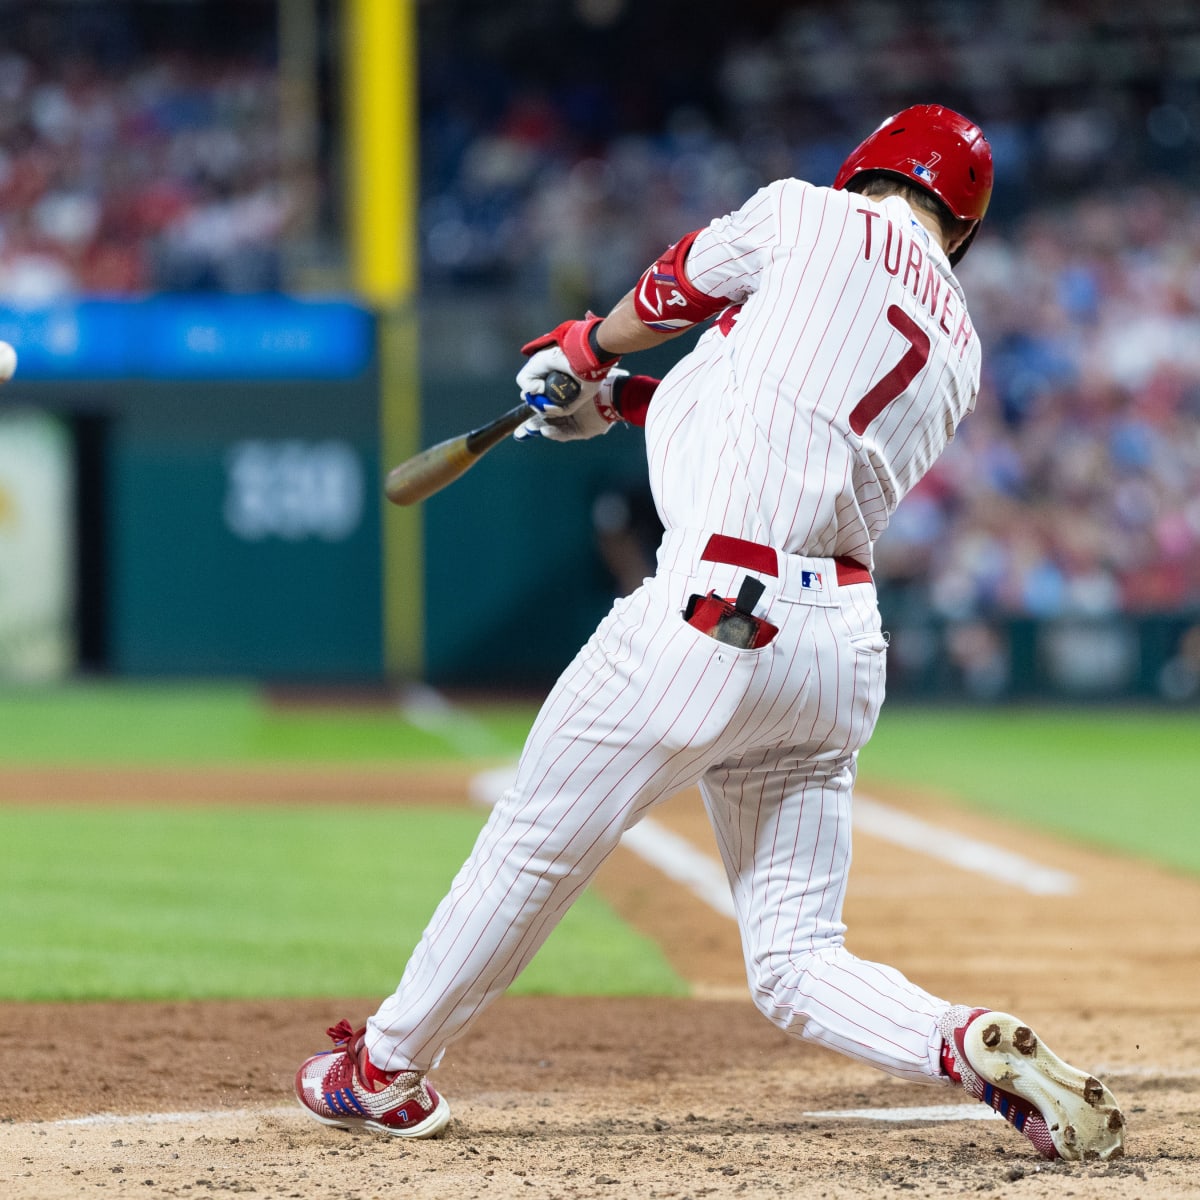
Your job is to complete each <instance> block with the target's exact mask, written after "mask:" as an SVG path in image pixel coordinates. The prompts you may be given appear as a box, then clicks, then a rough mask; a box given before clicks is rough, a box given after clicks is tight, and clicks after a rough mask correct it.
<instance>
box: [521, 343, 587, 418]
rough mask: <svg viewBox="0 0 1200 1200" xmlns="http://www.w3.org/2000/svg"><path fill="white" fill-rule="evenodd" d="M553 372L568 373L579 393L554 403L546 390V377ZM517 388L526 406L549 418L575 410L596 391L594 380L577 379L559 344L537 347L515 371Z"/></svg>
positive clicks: (565, 414) (561, 415) (585, 402)
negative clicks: (538, 348) (572, 397)
mask: <svg viewBox="0 0 1200 1200" xmlns="http://www.w3.org/2000/svg"><path fill="white" fill-rule="evenodd" d="M553 371H558V372H560V373H562V374H564V375H570V376H571V378H572V379H574V380H576V381H577V382H578V383H579V394H578V395H577V396H576V397H575V399H574V400H572V401H570V402H569V403H567V404H561V403H558V402H556V401H555V400H554V399H553V398H552V397H551V396H550V395H548V394H547V392H546V376H547V375H549V374H550V373H551V372H553ZM517 387H519V388H520V389H521V399H522V400H524V401H525V403H526V404H528V405H529V407H530V408H536V409H537V410H538V412H540V413H545V414H546V415H547V416H550V417H565V416H568V415H569V414H570V413H573V412H575V411H576V410H578V409H580V408H583V407H585V406H586V405H588V404H590V403H591V402H592V400H594V399H595V397H596V393H597V392H598V391H599V390H600V384H599V383H598V382H588V381H587V380H583V379H580V378H579V375H578V374H577V373H576V372H575V371H573V370H572V369H571V363H570V360H569V359H568V358H567V355H566V353H565V352H564V351H563V349H562V347H561V346H555V345H551V346H547V347H546V348H545V349H544V350H539V351H538V352H537V353H536V354H534V355H533V357H532V358H530V360H529V361H528V362H527V363H526V364H525V365H524V366H523V367H522V368H521V369H520V370H519V371H518V372H517Z"/></svg>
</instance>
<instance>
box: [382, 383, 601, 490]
mask: <svg viewBox="0 0 1200 1200" xmlns="http://www.w3.org/2000/svg"><path fill="white" fill-rule="evenodd" d="M545 394H546V395H547V396H549V397H550V398H551V399H552V400H553V401H554V403H555V404H561V405H567V404H570V403H571V401H572V400H574V399H575V397H576V396H578V395H579V381H578V380H576V379H573V378H572V377H571V376H570V375H564V374H563V373H562V372H561V371H551V372H550V374H549V375H547V376H546V391H545ZM534 412H535V410H534V409H532V408H530V406H529V405H528V404H518V405H517V406H516V407H515V408H510V409H509V410H508V412H506V413H503V414H501V415H500V416H498V417H496V418H495V419H494V420H491V421H489V422H488V423H487V424H486V425H481V426H480V427H479V428H478V429H472V430H471V431H470V432H469V433H460V434H458V436H457V437H452V438H447V439H446V440H445V441H444V442H438V444H437V445H436V446H430V447H429V449H428V450H422V451H421V452H420V454H414V455H413V456H412V458H407V459H405V460H404V462H402V463H400V464H399V466H395V467H393V468H392V469H391V470H390V471H389V472H388V475H387V479H386V480H385V481H384V485H383V490H384V492H385V493H386V495H387V498H388V499H389V500H390V501H391V502H392V503H393V504H400V505H407V504H416V503H418V502H419V501H421V500H425V499H428V498H429V497H430V496H432V495H433V494H434V492H440V491H441V490H442V488H444V487H446V486H448V485H449V484H451V483H453V482H454V481H455V480H456V479H457V478H458V477H459V476H460V475H463V474H465V473H466V472H467V471H469V470H470V469H471V468H472V467H473V466H474V465H475V464H476V463H477V462H478V461H479V460H480V459H481V458H482V457H483V456H484V455H485V454H486V453H487V452H488V451H489V450H490V449H491V448H492V447H493V446H496V445H498V444H499V443H500V442H502V441H504V439H505V438H506V437H508V435H509V434H510V433H512V432H513V431H514V430H515V429H517V428H518V426H520V425H523V424H524V423H525V422H526V421H527V420H529V418H530V417H531V416H533V415H534Z"/></svg>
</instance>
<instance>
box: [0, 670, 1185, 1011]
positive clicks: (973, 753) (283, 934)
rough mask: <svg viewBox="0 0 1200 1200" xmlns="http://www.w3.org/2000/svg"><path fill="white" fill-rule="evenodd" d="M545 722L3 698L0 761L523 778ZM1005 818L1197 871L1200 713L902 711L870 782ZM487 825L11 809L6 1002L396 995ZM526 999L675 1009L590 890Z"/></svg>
mask: <svg viewBox="0 0 1200 1200" xmlns="http://www.w3.org/2000/svg"><path fill="white" fill-rule="evenodd" d="M534 713H535V708H534V707H533V706H532V705H530V704H509V705H494V706H489V705H483V704H481V705H478V706H472V707H459V708H454V709H447V708H444V707H442V708H439V706H438V705H437V704H436V703H432V704H431V703H424V704H420V705H415V706H409V707H407V708H405V709H404V710H403V711H402V710H401V708H400V707H399V706H397V707H396V708H394V709H387V708H365V707H354V706H345V707H341V708H326V709H314V708H296V707H292V708H288V707H280V706H278V705H272V704H270V703H268V702H266V701H265V700H264V699H263V698H262V697H261V695H260V694H259V692H258V691H257V690H256V689H255V688H254V687H252V686H249V685H245V686H243V685H223V684H202V685H198V686H191V685H188V686H184V685H175V684H171V685H168V684H161V685H160V684H137V685H129V684H109V683H104V684H76V685H71V686H66V687H61V688H43V689H39V688H9V689H0V763H4V764H10V765H11V764H64V765H67V764H74V765H83V766H86V765H88V764H95V765H98V766H102V765H111V764H130V765H139V764H140V765H159V766H161V765H164V764H177V765H179V766H181V767H186V766H188V765H193V764H195V765H203V764H217V763H220V764H227V765H237V764H267V763H289V762H290V763H314V764H315V763H330V764H339V763H346V764H350V763H393V764H395V763H413V764H418V765H419V764H421V763H431V762H455V761H458V762H463V761H467V762H470V761H474V762H478V763H480V764H481V765H487V764H489V763H490V762H492V761H495V760H502V761H503V760H507V759H510V758H512V757H515V755H516V753H517V751H518V750H519V748H520V745H521V743H522V742H523V740H524V737H525V734H526V732H527V731H528V728H529V725H530V723H531V722H532V719H533V716H534ZM860 778H861V780H862V788H863V790H864V791H866V792H868V793H869V791H870V789H871V786H872V782H873V781H879V782H880V783H884V782H891V783H898V784H903V785H911V786H913V787H925V788H931V789H934V790H936V791H937V792H939V793H940V794H942V795H943V796H945V797H948V798H950V799H952V800H955V801H957V802H961V803H964V804H967V805H970V806H972V807H976V808H979V809H981V810H986V811H990V812H995V813H997V814H998V815H1000V816H1002V817H1004V818H1005V819H1007V820H1010V821H1018V822H1024V823H1028V824H1031V825H1034V826H1040V827H1042V828H1045V829H1047V830H1050V831H1053V832H1055V833H1057V834H1060V835H1063V836H1066V837H1070V838H1074V839H1076V840H1079V841H1083V842H1089V843H1092V844H1096V845H1101V846H1106V847H1111V848H1113V849H1116V850H1119V851H1122V852H1124V853H1129V854H1136V855H1140V856H1144V857H1146V858H1149V859H1153V860H1155V861H1158V862H1160V863H1164V864H1167V865H1169V866H1173V867H1176V868H1179V869H1181V870H1185V871H1190V872H1194V873H1200V713H1196V712H1164V711H1149V710H1132V711H1118V710H1087V711H1075V712H1073V711H1067V710H1061V709H1048V710H1015V709H994V710H992V709H987V710H985V709H956V710H945V711H943V710H937V709H917V708H905V707H902V706H888V707H886V708H885V710H884V713H883V717H882V719H881V721H880V723H879V728H878V730H877V731H876V734H875V737H874V739H873V740H872V742H871V744H870V745H869V746H868V747H867V748H866V750H865V751H864V752H863V754H862V757H861V762H860ZM483 819H484V818H483V815H482V814H480V813H475V812H471V811H469V810H465V809H462V810H459V809H451V810H413V809H409V808H397V809H394V810H393V809H386V808H370V809H357V808H345V807H337V808H329V809H323V808H320V807H311V808H303V807H301V808H290V809H283V808H254V807H242V808H238V807H224V808H212V809H195V808H189V809H168V808H164V809H160V810H156V809H153V808H150V807H142V808H120V809H78V810H76V809H72V808H66V807H52V808H34V807H21V806H15V807H9V808H5V807H0V922H2V924H0V929H2V930H3V932H2V933H0V996H4V997H6V998H11V999H25V998H28V999H33V998H70V997H78V998H83V997H95V998H100V997H122V996H130V997H147V998H149V997H159V998H172V997H193V996H194V997H201V996H301V995H330V994H341V995H349V994H364V995H379V994H381V993H382V994H386V993H387V992H390V991H391V989H392V988H393V986H394V985H395V983H396V981H397V978H398V976H399V973H400V971H401V970H402V968H403V965H404V962H405V960H406V958H407V955H408V953H409V951H410V950H411V948H412V947H413V945H414V944H415V943H416V940H417V938H418V937H419V935H420V932H421V930H422V928H423V927H424V925H425V922H426V921H427V919H428V917H429V916H430V914H431V913H432V911H433V908H434V906H435V905H436V903H437V902H438V901H439V900H440V898H441V897H442V896H443V895H444V893H445V891H446V888H447V886H448V885H449V882H450V880H451V878H452V877H453V875H454V872H455V871H456V870H457V869H458V867H459V865H460V864H461V862H462V860H463V858H464V857H465V856H466V854H467V853H468V851H469V849H470V846H471V844H472V843H473V841H474V838H475V836H476V833H477V832H478V829H479V827H480V825H481V824H482V822H483ZM516 990H519V991H520V990H523V991H547V992H559V993H567V994H570V993H576V994H583V993H591V994H597V993H605V992H609V993H638V994H649V993H664V994H679V993H681V992H682V991H683V990H684V988H683V985H682V984H681V982H680V981H679V980H678V978H677V977H676V976H675V975H674V974H673V972H672V971H671V969H670V968H669V966H668V965H667V964H666V963H665V962H664V961H663V959H662V956H661V954H660V952H659V951H658V950H657V948H656V947H654V946H653V945H651V944H650V943H649V942H647V941H646V940H645V939H642V938H640V937H639V936H637V935H635V934H634V933H633V932H632V931H631V930H630V929H628V928H627V927H626V926H625V925H624V924H623V923H622V922H621V921H620V920H619V919H618V918H617V917H616V916H615V915H614V914H613V913H612V912H611V911H610V910H609V909H608V908H607V907H606V906H605V905H604V903H603V902H602V901H601V900H600V899H599V898H598V897H596V896H595V895H594V894H592V893H587V894H585V895H584V897H583V898H582V899H581V900H580V902H579V903H578V904H577V905H576V906H575V907H574V908H573V909H572V910H571V912H570V913H569V914H568V916H567V918H566V920H565V921H564V922H563V923H562V924H561V925H560V927H559V928H558V929H557V930H556V931H555V933H554V934H553V935H552V936H551V938H550V940H549V942H548V943H547V944H546V946H545V947H544V948H543V950H542V952H541V953H540V954H539V955H538V957H537V958H536V959H535V960H534V962H533V963H532V964H531V965H530V967H529V968H528V969H527V971H526V972H525V974H524V975H523V976H522V977H521V979H520V980H518V983H517V985H516Z"/></svg>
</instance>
